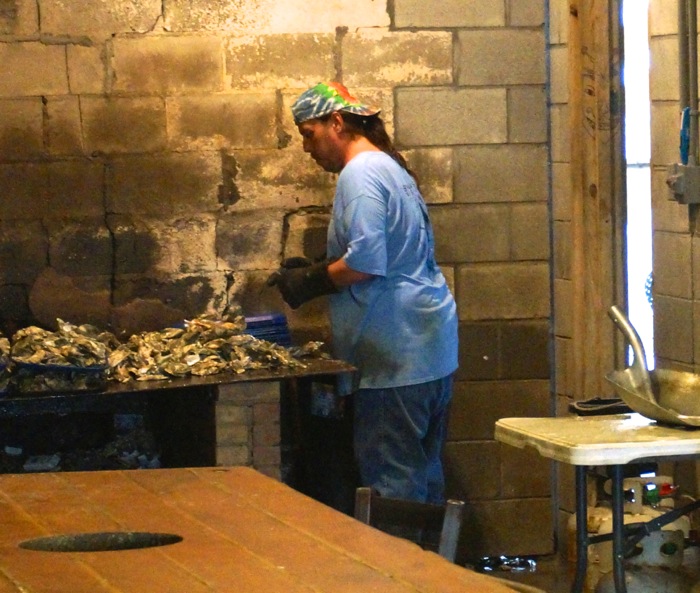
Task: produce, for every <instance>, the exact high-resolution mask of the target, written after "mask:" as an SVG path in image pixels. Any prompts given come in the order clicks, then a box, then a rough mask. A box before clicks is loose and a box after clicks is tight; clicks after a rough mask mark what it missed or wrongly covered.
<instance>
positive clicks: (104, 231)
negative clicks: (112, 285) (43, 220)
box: [49, 218, 112, 277]
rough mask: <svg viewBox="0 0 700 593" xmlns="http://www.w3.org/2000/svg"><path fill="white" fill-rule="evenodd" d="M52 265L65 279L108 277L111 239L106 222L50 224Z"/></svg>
mask: <svg viewBox="0 0 700 593" xmlns="http://www.w3.org/2000/svg"><path fill="white" fill-rule="evenodd" d="M49 261H51V262H52V267H53V269H54V270H55V271H56V272H57V273H58V274H60V275H62V276H68V277H70V276H109V275H110V274H111V273H112V238H111V234H110V232H109V229H108V228H106V227H105V226H104V220H102V219H99V218H98V219H82V220H68V219H63V220H58V219H56V220H52V221H50V223H49Z"/></svg>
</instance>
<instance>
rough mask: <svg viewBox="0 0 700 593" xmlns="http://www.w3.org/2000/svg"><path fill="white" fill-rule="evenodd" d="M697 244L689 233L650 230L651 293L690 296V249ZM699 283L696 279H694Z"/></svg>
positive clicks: (691, 278)
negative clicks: (652, 277) (652, 276)
mask: <svg viewBox="0 0 700 593" xmlns="http://www.w3.org/2000/svg"><path fill="white" fill-rule="evenodd" d="M698 246H700V243H698V242H697V240H695V239H691V236H690V235H689V234H680V233H666V232H656V233H654V249H653V259H654V264H653V269H654V294H662V295H664V296H671V297H678V298H681V299H690V298H693V294H694V291H693V277H694V276H695V274H694V271H695V270H694V269H693V265H692V262H693V261H694V259H695V258H693V257H692V252H693V251H695V250H696V249H697V247H698ZM696 284H700V278H699V279H698V280H697V281H696Z"/></svg>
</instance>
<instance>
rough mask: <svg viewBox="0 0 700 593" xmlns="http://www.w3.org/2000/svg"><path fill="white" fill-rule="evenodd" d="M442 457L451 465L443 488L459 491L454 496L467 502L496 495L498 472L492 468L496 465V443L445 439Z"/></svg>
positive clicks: (497, 492) (498, 484)
mask: <svg viewBox="0 0 700 593" xmlns="http://www.w3.org/2000/svg"><path fill="white" fill-rule="evenodd" d="M443 458H444V460H445V464H446V465H449V467H450V472H449V474H448V475H447V477H446V482H447V483H446V484H445V490H446V491H448V492H450V493H452V492H458V493H459V496H458V497H457V498H459V499H461V500H468V501H469V503H470V504H472V503H473V502H474V501H477V500H490V499H494V498H497V497H498V494H499V492H500V489H501V488H500V483H499V475H498V472H495V471H492V468H496V467H498V443H495V442H492V441H491V442H477V443H474V442H471V443H467V442H447V443H446V444H445V448H444V452H443ZM450 496H451V495H450Z"/></svg>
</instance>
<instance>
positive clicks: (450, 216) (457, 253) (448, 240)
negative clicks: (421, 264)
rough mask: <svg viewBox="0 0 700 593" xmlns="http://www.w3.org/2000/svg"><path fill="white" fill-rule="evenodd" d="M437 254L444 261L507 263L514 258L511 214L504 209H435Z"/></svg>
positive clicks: (435, 207)
mask: <svg viewBox="0 0 700 593" xmlns="http://www.w3.org/2000/svg"><path fill="white" fill-rule="evenodd" d="M430 218H431V220H432V223H433V227H434V230H435V252H436V254H437V258H438V259H439V260H440V261H445V262H477V261H504V260H508V259H509V258H510V241H509V236H508V227H509V211H508V209H507V208H506V207H505V206H502V205H490V204H483V205H469V206H433V207H432V208H431V209H430Z"/></svg>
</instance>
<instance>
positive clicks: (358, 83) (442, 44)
mask: <svg viewBox="0 0 700 593" xmlns="http://www.w3.org/2000/svg"><path fill="white" fill-rule="evenodd" d="M342 65H343V81H344V82H345V84H346V85H347V86H348V87H349V88H355V87H362V86H365V87H371V86H377V87H381V86H396V85H401V86H413V85H416V86H426V85H440V84H450V83H451V82H452V34H451V33H448V32H443V31H420V32H410V33H409V32H395V31H386V30H383V29H363V30H361V31H358V32H357V33H351V34H348V35H346V36H344V37H343V39H342Z"/></svg>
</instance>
